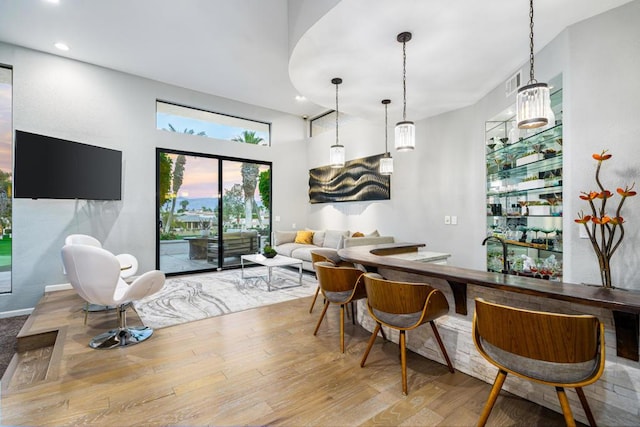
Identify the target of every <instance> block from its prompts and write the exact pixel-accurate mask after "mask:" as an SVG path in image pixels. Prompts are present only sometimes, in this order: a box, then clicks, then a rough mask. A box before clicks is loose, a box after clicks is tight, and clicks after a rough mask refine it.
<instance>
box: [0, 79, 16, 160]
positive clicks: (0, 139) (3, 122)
mask: <svg viewBox="0 0 640 427" xmlns="http://www.w3.org/2000/svg"><path fill="white" fill-rule="evenodd" d="M11 92H12V91H11V70H10V69H8V68H3V67H0V169H1V170H3V171H4V172H7V171H10V170H11V163H12V160H11V159H12V156H11V147H12V145H13V144H12V141H13V126H12V120H11Z"/></svg>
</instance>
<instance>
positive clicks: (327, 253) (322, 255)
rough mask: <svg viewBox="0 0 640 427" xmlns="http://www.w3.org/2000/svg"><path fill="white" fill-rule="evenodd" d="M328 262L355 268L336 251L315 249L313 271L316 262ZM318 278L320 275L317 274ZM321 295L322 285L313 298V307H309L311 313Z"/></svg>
mask: <svg viewBox="0 0 640 427" xmlns="http://www.w3.org/2000/svg"><path fill="white" fill-rule="evenodd" d="M320 261H326V262H330V263H332V264H333V265H337V266H338V267H353V266H354V265H353V263H351V262H347V261H342V260H341V259H340V257H339V256H338V253H337V251H336V250H335V249H315V250H313V251H311V265H312V266H313V270H314V271H315V269H316V268H315V264H316V262H320ZM316 277H318V275H317V274H316ZM319 293H320V285H318V288H317V289H316V293H315V295H314V296H313V300H312V301H311V307H309V313H311V312H313V306H314V305H316V300H317V299H318V294H319Z"/></svg>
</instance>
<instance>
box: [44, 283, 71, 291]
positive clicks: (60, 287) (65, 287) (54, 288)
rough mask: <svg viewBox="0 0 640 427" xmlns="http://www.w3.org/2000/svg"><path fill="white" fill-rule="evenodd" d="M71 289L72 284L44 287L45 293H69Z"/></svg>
mask: <svg viewBox="0 0 640 427" xmlns="http://www.w3.org/2000/svg"><path fill="white" fill-rule="evenodd" d="M69 289H73V286H71V283H62V284H60V285H47V286H45V287H44V291H45V293H46V292H55V291H68V290H69Z"/></svg>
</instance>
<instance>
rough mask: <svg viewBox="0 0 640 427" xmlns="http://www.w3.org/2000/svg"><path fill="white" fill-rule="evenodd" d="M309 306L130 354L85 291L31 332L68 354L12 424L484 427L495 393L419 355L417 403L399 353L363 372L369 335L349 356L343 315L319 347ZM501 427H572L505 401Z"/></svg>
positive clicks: (66, 296)
mask: <svg viewBox="0 0 640 427" xmlns="http://www.w3.org/2000/svg"><path fill="white" fill-rule="evenodd" d="M309 303H310V298H303V299H299V300H294V301H289V302H285V303H280V304H276V305H271V306H267V307H262V308H258V309H253V310H248V311H244V312H240V313H233V314H228V315H225V316H220V317H214V318H210V319H206V320H202V321H198V322H193V323H189V324H183V325H179V326H174V327H170V328H165V329H159V330H156V331H155V333H154V335H153V337H152V338H151V339H150V340H149V341H147V342H144V343H142V344H139V345H136V346H133V347H130V348H126V349H115V350H92V349H90V348H89V347H88V346H87V343H88V341H89V339H90V338H91V337H92V336H93V335H96V334H98V333H100V332H103V331H104V330H106V329H110V328H112V327H113V326H114V325H115V322H116V321H115V313H113V312H111V313H94V314H91V315H90V316H89V321H88V325H87V326H85V325H83V313H82V311H81V308H82V306H83V303H82V301H81V300H80V298H79V297H77V296H76V295H75V294H74V293H73V291H61V292H54V293H50V294H47V295H46V296H45V298H44V299H43V301H42V303H41V304H40V305H39V306H38V307H37V309H36V311H35V312H34V315H33V316H32V317H33V319H32V321H31V322H30V328H31V330H38V329H50V328H52V327H61V328H63V329H64V327H66V333H63V334H61V335H60V337H61V339H63V340H64V347H63V350H62V352H61V354H60V355H59V356H57V357H53V359H54V360H53V363H54V364H57V365H58V366H56V368H57V371H56V369H52V371H51V372H52V373H53V374H52V375H50V377H49V378H48V379H47V380H45V381H43V382H41V383H39V384H36V385H31V386H20V385H14V384H13V383H12V384H10V385H9V386H8V389H7V390H5V391H3V395H2V408H1V411H2V412H1V416H2V418H1V419H0V424H3V425H86V424H91V425H109V426H126V425H243V424H245V425H246V424H248V425H289V426H298V425H319V426H338V425H384V426H387V425H407V426H409V425H411V426H413V425H440V426H471V425H475V423H476V421H477V419H478V416H479V414H480V411H481V409H482V407H483V405H484V402H485V399H486V398H487V396H488V394H489V390H490V386H489V385H488V384H486V383H484V382H482V381H479V380H477V379H474V378H472V377H470V376H468V375H465V374H463V373H460V372H456V373H455V374H450V373H449V372H448V370H447V368H446V367H445V366H444V365H441V364H439V363H437V362H433V361H430V360H428V359H425V358H424V357H422V356H419V355H417V354H414V353H411V352H409V353H408V362H407V365H408V370H407V373H408V379H409V395H408V396H406V397H405V396H403V395H402V392H401V375H400V361H399V358H398V347H397V345H396V344H393V343H390V342H386V343H384V344H383V341H382V339H381V338H378V341H377V342H376V345H375V346H374V348H373V350H372V351H371V354H370V355H369V358H368V360H367V365H366V366H365V368H360V366H359V362H360V358H361V356H362V353H363V351H364V349H365V347H366V343H367V339H368V337H369V333H368V332H367V331H365V330H364V329H362V328H361V327H360V326H354V325H351V323H348V324H347V327H346V337H345V344H346V347H347V349H346V353H345V354H341V353H340V350H339V348H340V344H339V327H338V320H339V317H338V310H337V309H335V307H331V308H330V310H329V312H328V313H327V318H326V319H325V323H324V324H323V325H322V327H321V328H320V331H319V333H318V336H317V337H314V336H313V329H314V326H315V322H316V320H317V318H318V316H319V314H320V309H319V307H318V306H316V310H315V311H314V313H313V314H312V315H310V314H309V312H308V307H309ZM128 314H129V320H130V322H129V323H130V324H139V319H138V318H137V316H136V315H135V312H133V311H132V310H131V309H130V310H129V313H128ZM423 327H424V326H423ZM426 327H428V326H426ZM54 353H55V352H54ZM56 359H57V360H56ZM3 386H4V384H3ZM489 425H499V426H508V425H509V426H510V425H527V426H529V425H544V426H548V425H564V421H563V419H562V416H561V415H560V414H557V413H555V412H553V411H550V410H548V409H545V408H542V407H540V406H538V405H536V404H533V403H531V402H528V401H526V400H523V399H520V398H518V397H515V396H513V395H510V394H508V393H505V392H502V394H501V396H500V398H499V399H498V402H497V404H496V407H495V408H494V410H493V413H492V414H491V417H490V419H489Z"/></svg>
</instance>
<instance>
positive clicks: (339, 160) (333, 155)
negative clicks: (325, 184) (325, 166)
mask: <svg viewBox="0 0 640 427" xmlns="http://www.w3.org/2000/svg"><path fill="white" fill-rule="evenodd" d="M329 165H330V166H331V167H332V168H342V167H344V145H340V144H335V145H332V146H331V148H330V149H329Z"/></svg>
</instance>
